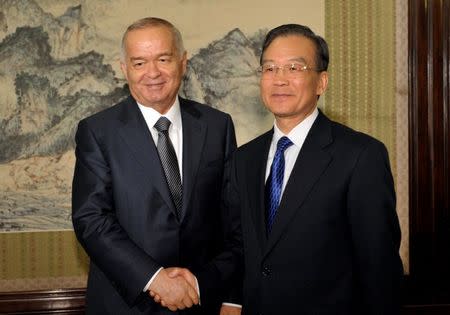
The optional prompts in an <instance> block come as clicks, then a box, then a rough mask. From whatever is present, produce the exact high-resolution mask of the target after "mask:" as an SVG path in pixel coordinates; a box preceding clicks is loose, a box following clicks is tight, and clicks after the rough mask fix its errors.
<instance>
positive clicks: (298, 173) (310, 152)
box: [265, 113, 332, 255]
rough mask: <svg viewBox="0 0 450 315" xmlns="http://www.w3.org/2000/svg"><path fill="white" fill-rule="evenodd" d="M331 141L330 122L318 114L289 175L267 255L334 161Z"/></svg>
mask: <svg viewBox="0 0 450 315" xmlns="http://www.w3.org/2000/svg"><path fill="white" fill-rule="evenodd" d="M331 142H332V135H331V127H330V122H329V120H328V119H327V118H326V117H325V116H324V115H323V114H322V113H319V116H318V117H317V119H316V121H315V123H314V125H313V126H312V127H311V130H310V132H309V134H308V136H307V137H306V139H305V142H304V144H303V146H302V149H301V150H300V153H299V155H298V157H297V160H296V162H295V165H294V169H293V170H292V173H291V176H290V177H289V180H288V183H287V185H286V188H285V191H284V193H283V197H282V199H281V202H280V207H279V209H278V211H277V216H276V218H275V221H274V224H273V227H272V231H271V233H270V235H269V238H268V240H267V247H266V250H265V255H267V254H268V253H269V252H270V251H271V249H272V248H273V247H274V245H275V244H276V243H277V242H278V240H279V239H280V237H281V235H282V234H283V232H284V231H285V229H286V228H287V226H288V225H289V222H291V221H292V218H293V217H294V215H295V214H296V213H297V212H298V211H301V206H302V204H303V202H304V201H305V199H306V197H307V196H308V194H309V192H310V191H311V188H312V187H313V186H314V184H315V183H316V181H317V180H318V179H319V178H320V175H321V174H322V173H323V172H324V171H325V169H326V168H327V166H328V165H329V163H330V162H331V159H332V158H331V156H330V154H329V153H328V152H327V151H326V150H325V149H324V148H325V147H326V146H328V145H329V144H330V143H331Z"/></svg>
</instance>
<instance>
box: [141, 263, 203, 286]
mask: <svg viewBox="0 0 450 315" xmlns="http://www.w3.org/2000/svg"><path fill="white" fill-rule="evenodd" d="M163 269H164V268H163V267H161V268H159V269H158V270H157V271H156V272H155V273H154V274H153V276H152V277H151V278H150V280H149V281H148V282H147V285H146V286H145V287H144V290H142V292H147V291H148V288H150V285H151V284H152V282H153V280H155V278H156V276H157V275H158V273H159V272H160V271H161V270H163ZM197 287H198V284H197Z"/></svg>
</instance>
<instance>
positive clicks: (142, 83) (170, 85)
mask: <svg viewBox="0 0 450 315" xmlns="http://www.w3.org/2000/svg"><path fill="white" fill-rule="evenodd" d="M124 48H125V56H124V60H122V61H121V64H120V66H121V69H122V72H123V74H124V76H125V78H126V79H127V81H128V85H129V87H130V92H131V95H132V96H133V97H134V98H135V99H136V101H137V102H139V103H140V104H142V105H144V106H148V107H152V108H154V109H155V110H157V111H158V112H160V113H165V112H167V111H168V110H169V108H170V107H171V106H172V104H173V102H174V101H175V98H176V96H177V94H178V89H179V88H180V84H181V80H182V78H183V75H184V73H185V72H186V53H183V55H180V53H179V51H178V50H177V47H176V45H175V39H174V38H173V35H172V33H171V31H170V30H169V29H168V28H166V27H164V26H154V27H147V28H144V29H137V30H133V31H131V32H129V33H128V34H127V36H126V39H125V47H124Z"/></svg>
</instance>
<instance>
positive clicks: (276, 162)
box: [266, 137, 293, 234]
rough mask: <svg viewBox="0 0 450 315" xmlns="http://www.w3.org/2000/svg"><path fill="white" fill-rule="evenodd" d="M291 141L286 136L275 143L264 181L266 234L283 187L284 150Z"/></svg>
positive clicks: (275, 212) (270, 225) (268, 231)
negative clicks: (265, 180) (268, 171)
mask: <svg viewBox="0 0 450 315" xmlns="http://www.w3.org/2000/svg"><path fill="white" fill-rule="evenodd" d="M292 144H293V143H292V141H291V140H289V138H288V137H281V138H280V140H278V143H277V150H276V152H275V156H274V157H273V162H272V166H271V168H270V174H269V177H268V178H267V182H266V210H267V220H266V225H267V226H266V228H267V234H269V233H270V231H271V230H272V224H273V221H274V220H275V215H276V214H277V210H278V206H279V204H280V199H281V190H282V188H283V179H284V151H285V150H286V149H287V148H289V147H290V146H291V145H292Z"/></svg>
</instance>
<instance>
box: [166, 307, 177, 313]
mask: <svg viewBox="0 0 450 315" xmlns="http://www.w3.org/2000/svg"><path fill="white" fill-rule="evenodd" d="M167 308H168V309H169V310H171V311H172V312H175V311H176V310H178V308H177V307H176V306H175V305H169V306H167Z"/></svg>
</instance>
